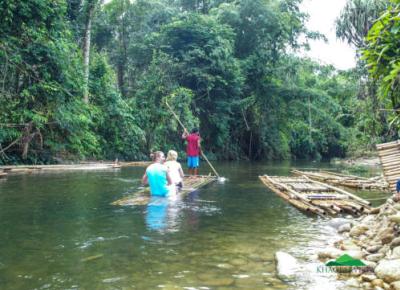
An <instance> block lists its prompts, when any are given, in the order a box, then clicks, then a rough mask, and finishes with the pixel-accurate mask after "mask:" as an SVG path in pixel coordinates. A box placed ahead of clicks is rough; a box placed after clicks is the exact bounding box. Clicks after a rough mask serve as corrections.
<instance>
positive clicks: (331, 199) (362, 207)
mask: <svg viewBox="0 0 400 290" xmlns="http://www.w3.org/2000/svg"><path fill="white" fill-rule="evenodd" d="M259 178H260V180H261V181H262V182H263V183H264V185H265V186H267V187H268V188H269V189H271V190H272V191H273V192H275V193H276V194H277V195H278V196H280V197H281V198H283V199H284V200H285V201H287V202H289V203H290V204H291V205H293V206H294V207H296V208H298V209H300V210H302V211H305V212H309V213H314V214H317V215H321V216H325V215H337V214H339V213H350V214H352V215H360V214H362V213H368V212H369V211H370V210H371V208H370V203H369V202H368V201H366V200H364V199H362V198H360V197H358V196H356V195H354V194H352V193H350V192H347V191H345V190H343V189H340V188H337V187H334V186H331V185H328V184H325V183H322V182H319V181H315V180H311V179H310V178H308V177H307V176H300V177H295V176H293V177H287V176H268V175H263V176H259Z"/></svg>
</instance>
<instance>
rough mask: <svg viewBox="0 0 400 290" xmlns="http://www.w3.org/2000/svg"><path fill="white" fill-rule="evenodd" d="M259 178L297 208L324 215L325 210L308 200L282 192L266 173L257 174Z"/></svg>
mask: <svg viewBox="0 0 400 290" xmlns="http://www.w3.org/2000/svg"><path fill="white" fill-rule="evenodd" d="M259 178H260V180H261V181H262V182H263V183H264V185H266V186H267V187H268V188H269V189H271V190H272V191H273V192H275V193H276V194H277V195H279V196H280V197H282V198H283V199H284V200H286V201H287V202H289V203H290V204H292V205H293V206H295V207H297V208H298V209H300V210H304V211H308V212H312V213H314V214H317V215H320V216H324V215H325V214H326V212H325V211H323V210H321V209H320V208H317V207H315V206H313V205H312V204H310V203H309V202H304V201H303V200H297V199H293V198H291V196H289V194H288V193H283V192H282V191H280V190H279V189H278V188H277V187H276V183H275V182H272V183H271V182H270V180H271V179H270V178H268V177H267V176H266V175H264V176H259Z"/></svg>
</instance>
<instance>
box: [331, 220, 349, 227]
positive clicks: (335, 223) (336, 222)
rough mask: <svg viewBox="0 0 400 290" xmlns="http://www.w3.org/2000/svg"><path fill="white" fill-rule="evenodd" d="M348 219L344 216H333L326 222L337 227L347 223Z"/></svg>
mask: <svg viewBox="0 0 400 290" xmlns="http://www.w3.org/2000/svg"><path fill="white" fill-rule="evenodd" d="M348 223H349V220H348V219H344V218H334V219H331V220H330V221H329V222H328V226H330V227H332V228H335V229H338V228H339V227H341V226H342V225H345V224H348Z"/></svg>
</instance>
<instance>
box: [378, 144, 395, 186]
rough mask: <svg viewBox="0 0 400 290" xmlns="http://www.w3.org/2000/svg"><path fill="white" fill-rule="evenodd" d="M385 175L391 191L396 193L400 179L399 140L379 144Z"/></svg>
mask: <svg viewBox="0 0 400 290" xmlns="http://www.w3.org/2000/svg"><path fill="white" fill-rule="evenodd" d="M376 148H377V150H378V154H379V159H380V161H381V164H382V169H383V175H384V176H385V180H386V182H387V183H388V184H389V188H390V191H391V192H393V193H396V182H397V180H399V179H400V142H399V140H396V141H393V142H389V143H382V144H377V145H376Z"/></svg>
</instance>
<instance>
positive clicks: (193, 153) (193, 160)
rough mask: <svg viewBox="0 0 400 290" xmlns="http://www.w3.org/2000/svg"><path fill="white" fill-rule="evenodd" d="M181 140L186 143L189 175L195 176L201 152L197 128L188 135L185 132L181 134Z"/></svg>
mask: <svg viewBox="0 0 400 290" xmlns="http://www.w3.org/2000/svg"><path fill="white" fill-rule="evenodd" d="M182 139H184V140H186V141H187V146H186V154H187V166H188V167H189V175H197V174H198V168H199V162H200V152H201V145H200V142H201V138H200V134H199V130H198V129H197V128H193V129H192V131H191V133H190V134H189V133H188V131H186V130H185V131H184V132H183V134H182Z"/></svg>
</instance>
